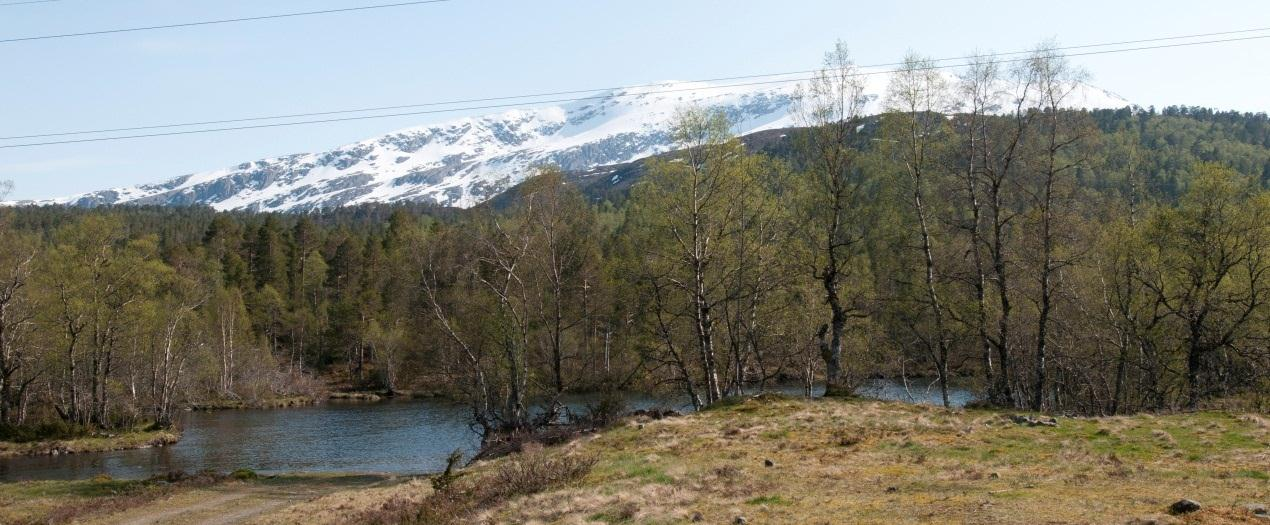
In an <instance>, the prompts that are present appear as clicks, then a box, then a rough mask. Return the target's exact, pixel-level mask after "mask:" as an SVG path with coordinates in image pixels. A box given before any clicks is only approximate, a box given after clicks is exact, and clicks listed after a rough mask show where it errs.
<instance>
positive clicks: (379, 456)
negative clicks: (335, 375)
mask: <svg viewBox="0 0 1270 525" xmlns="http://www.w3.org/2000/svg"><path fill="white" fill-rule="evenodd" d="M776 390H779V391H782V392H785V393H789V394H796V395H797V394H801V391H800V389H799V387H797V386H782V387H780V388H777V389H776ZM818 394H819V392H817V395H818ZM860 394H861V395H864V396H868V397H873V398H878V399H891V400H901V401H908V402H914V403H927V404H939V403H940V401H939V388H938V385H931V384H930V383H929V382H925V381H917V382H910V384H909V387H908V388H905V387H904V386H903V385H901V384H900V383H898V382H895V381H891V380H874V381H871V382H869V383H868V384H867V385H866V386H865V387H864V388H863V389H861V391H860ZM949 397H950V402H951V403H952V404H953V405H954V406H962V405H965V404H966V403H967V402H969V401H971V400H973V399H974V395H973V394H972V393H971V392H970V391H969V390H965V389H960V388H958V389H950V391H949ZM591 399H592V398H591V397H589V396H574V397H572V398H569V399H567V400H566V404H568V405H570V406H571V407H574V408H575V410H577V409H579V408H581V407H584V406H585V405H586V403H587V402H588V401H590V400H591ZM627 403H628V405H629V406H630V407H631V408H632V409H635V408H652V407H669V408H677V409H680V410H684V409H685V408H686V407H684V406H683V402H682V400H680V399H677V398H673V397H669V398H656V397H650V396H643V395H632V396H629V397H628V398H627ZM469 415H470V411H469V409H468V408H467V406H465V405H462V404H458V403H454V402H450V401H442V400H431V399H429V400H390V401H380V402H375V403H367V402H330V403H325V404H321V405H315V406H310V407H301V408H280V409H262V410H220V411H212V412H188V413H185V414H184V415H183V417H182V418H181V427H182V429H183V432H184V433H183V436H182V438H181V441H180V442H178V443H176V444H175V445H171V446H167V447H157V448H149V449H137V450H120V451H114V452H102V453H90V454H69V455H59V456H29V457H15V458H5V459H0V481H20V480H33V479H84V478H91V477H93V476H96V475H99V474H107V475H109V476H111V477H114V478H118V479H140V478H147V477H150V476H154V475H161V474H165V473H167V472H170V471H174V470H183V471H185V472H197V471H200V470H204V469H211V470H215V471H219V472H228V471H232V470H234V469H238V468H251V469H254V470H256V471H257V472H261V473H265V474H273V473H284V472H350V473H351V472H357V473H389V474H418V473H425V472H436V471H438V470H441V469H442V468H444V467H445V458H446V456H448V455H449V454H450V453H451V452H452V451H454V450H455V449H460V450H463V451H464V453H465V455H467V456H470V455H471V454H472V453H473V452H474V451H475V450H476V448H477V446H478V445H479V444H480V443H479V441H480V440H479V439H478V437H477V435H476V434H475V433H474V432H473V431H472V429H471V428H470V427H469V426H468V420H469V417H468V416H469Z"/></svg>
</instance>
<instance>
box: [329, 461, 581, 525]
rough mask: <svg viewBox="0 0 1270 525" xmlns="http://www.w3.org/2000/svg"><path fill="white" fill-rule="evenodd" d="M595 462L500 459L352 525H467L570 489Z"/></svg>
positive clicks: (401, 498)
mask: <svg viewBox="0 0 1270 525" xmlns="http://www.w3.org/2000/svg"><path fill="white" fill-rule="evenodd" d="M594 464H595V459H594V458H593V457H589V456H581V455H576V454H560V453H550V454H549V453H545V452H543V451H542V450H541V448H529V449H526V450H525V451H524V452H522V453H520V454H517V455H514V456H510V457H507V458H504V459H501V460H499V461H497V462H494V463H492V464H490V465H488V468H482V469H477V470H476V471H474V472H469V473H467V474H466V475H464V476H462V477H459V478H458V479H454V480H451V481H449V482H448V483H445V484H444V485H442V484H437V483H434V484H433V490H431V491H419V492H418V493H401V492H398V493H396V494H394V495H392V496H391V497H389V498H387V499H386V500H383V501H382V502H381V503H380V504H379V505H377V506H373V507H371V508H367V509H365V510H364V511H362V512H360V513H357V514H355V515H354V516H353V517H352V518H351V519H350V520H349V521H348V523H359V524H367V525H393V524H422V525H432V524H449V523H467V522H468V520H469V519H470V518H471V517H472V515H473V514H474V513H476V512H478V511H479V510H481V509H486V508H491V507H496V506H498V505H499V504H502V503H503V502H505V501H508V500H510V499H514V498H517V497H520V496H526V495H530V494H536V493H539V492H543V491H546V490H550V489H554V488H557V487H560V486H563V485H567V484H569V483H571V482H573V481H576V480H578V479H581V478H582V477H584V476H586V475H587V473H588V472H590V471H591V468H592V466H593V465H594Z"/></svg>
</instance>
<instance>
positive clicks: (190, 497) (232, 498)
mask: <svg viewBox="0 0 1270 525" xmlns="http://www.w3.org/2000/svg"><path fill="white" fill-rule="evenodd" d="M399 481H400V480H399V479H397V478H389V477H383V476H337V477H315V478H311V479H310V478H280V479H275V480H261V481H256V482H247V483H244V482H231V483H222V484H218V485H215V486H212V487H207V488H202V489H196V490H192V491H188V492H181V493H179V494H176V495H174V496H171V497H168V498H164V499H160V500H157V501H154V502H151V503H149V504H146V505H143V506H140V507H136V508H132V509H129V510H127V511H124V512H121V513H118V514H112V515H109V516H104V517H99V518H96V519H94V520H91V521H89V522H88V523H90V524H93V525H169V524H171V525H230V524H236V523H245V522H247V521H249V520H252V519H255V518H258V517H261V516H266V515H268V514H270V513H273V512H275V511H279V510H282V509H285V508H287V507H289V506H291V505H295V504H297V503H301V502H305V501H310V500H313V499H316V498H320V497H322V496H326V495H329V494H332V493H335V492H340V491H345V490H357V489H365V488H371V487H376V486H385V485H393V484H396V483H398V482H399Z"/></svg>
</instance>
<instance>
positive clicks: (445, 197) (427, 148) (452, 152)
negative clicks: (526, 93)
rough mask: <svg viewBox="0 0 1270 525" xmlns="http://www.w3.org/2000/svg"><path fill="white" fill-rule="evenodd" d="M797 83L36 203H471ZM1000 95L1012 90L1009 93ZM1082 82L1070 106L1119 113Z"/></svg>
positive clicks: (611, 158)
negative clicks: (681, 117) (686, 115)
mask: <svg viewBox="0 0 1270 525" xmlns="http://www.w3.org/2000/svg"><path fill="white" fill-rule="evenodd" d="M886 82H887V77H886V76H885V75H874V76H871V77H869V83H868V89H867V91H866V97H867V106H866V111H867V112H868V113H870V114H876V113H878V112H880V111H881V102H880V101H881V98H882V94H883V93H884V91H885V87H886ZM794 93H795V85H794V84H792V83H791V84H775V85H773V84H769V85H758V86H726V85H725V86H716V85H710V84H704V83H679V82H669V83H665V84H661V85H656V86H649V87H640V88H632V89H628V90H621V91H616V92H607V93H600V94H597V95H596V96H595V97H592V98H591V99H590V100H584V101H578V102H572V103H569V104H564V105H553V106H544V107H539V108H533V109H519V110H513V111H507V112H504V113H501V114H497V115H489V116H482V117H468V118H461V119H456V120H452V121H449V122H445V123H441V124H436V125H430V126H422V127H415V128H409V129H404V130H401V131H397V132H393V133H389V134H386V135H382V136H380V137H376V138H372V139H369V140H365V141H362V142H358V143H355V144H350V145H348V146H345V147H341V148H337V149H334V150H331V151H326V152H321V153H302V154H295V155H287V156H283V157H276V158H271V159H263V160H258V161H254V162H246V163H243V164H240V165H238V166H235V167H232V168H227V169H222V170H217V171H210V172H203V173H196V174H191V175H184V176H181V177H177V178H175V179H172V180H169V181H167V182H163V183H159V184H144V185H139V186H132V187H124V188H114V189H108V190H101V191H94V192H90V193H85V194H81V195H75V196H72V197H67V198H61V199H54V200H50V201H43V202H37V203H35V204H67V205H74V206H85V207H92V206H100V205H108V204H157V205H196V204H197V205H207V206H211V207H213V208H216V209H218V210H252V211H308V210H315V209H322V208H332V207H338V206H345V205H354V204H364V203H372V202H400V201H414V202H432V203H436V204H439V205H443V206H455V207H464V208H466V207H471V206H473V205H476V204H478V203H481V202H483V201H485V200H487V199H490V198H491V197H494V196H496V195H498V194H499V193H501V192H503V191H504V190H506V189H508V188H510V187H512V186H513V185H515V184H516V183H518V182H520V181H522V180H524V179H525V178H526V177H527V176H528V175H530V174H531V173H532V172H533V171H534V168H535V167H536V166H540V165H546V164H554V165H558V166H560V167H561V168H563V169H565V170H566V171H570V172H588V171H590V170H595V169H596V168H597V167H601V166H620V165H623V164H625V163H630V162H632V161H635V160H639V159H643V158H647V157H649V156H652V155H657V154H660V153H664V152H667V151H670V150H672V149H674V146H675V145H674V141H673V139H672V136H671V133H670V124H671V122H672V121H673V119H674V116H675V113H676V111H678V110H679V109H680V108H682V107H684V106H687V105H696V106H701V107H710V108H718V109H721V110H723V111H726V112H727V113H728V114H729V115H730V116H731V118H732V119H733V121H734V122H735V123H736V124H735V126H736V129H735V131H736V132H737V133H738V134H749V133H754V132H760V131H766V130H775V129H780V128H787V127H790V126H793V125H794V124H795V120H796V119H794V117H793V115H792V109H793V102H794ZM1001 96H1002V99H1003V100H1005V99H1008V98H1009V94H1008V93H1005V92H1003V93H1002V95H1001ZM1126 105H1128V102H1127V101H1125V100H1124V99H1122V98H1120V97H1118V96H1116V95H1114V94H1111V93H1109V92H1106V91H1103V90H1100V89H1097V88H1094V87H1092V86H1081V89H1080V90H1079V91H1078V93H1077V96H1076V97H1075V98H1074V100H1073V106H1078V107H1089V108H1101V107H1123V106H1126Z"/></svg>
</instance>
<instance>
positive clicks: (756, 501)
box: [745, 496, 793, 505]
mask: <svg viewBox="0 0 1270 525" xmlns="http://www.w3.org/2000/svg"><path fill="white" fill-rule="evenodd" d="M745 503H746V504H747V505H790V504H792V503H793V502H791V501H789V500H787V499H785V498H782V497H780V496H759V497H757V498H750V499H748V500H746V501H745Z"/></svg>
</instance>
